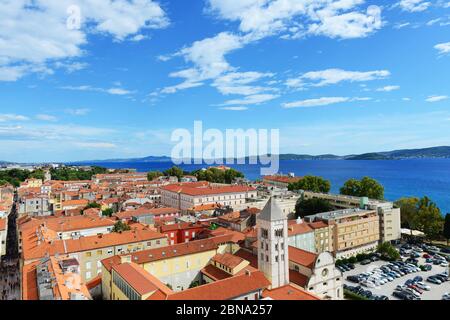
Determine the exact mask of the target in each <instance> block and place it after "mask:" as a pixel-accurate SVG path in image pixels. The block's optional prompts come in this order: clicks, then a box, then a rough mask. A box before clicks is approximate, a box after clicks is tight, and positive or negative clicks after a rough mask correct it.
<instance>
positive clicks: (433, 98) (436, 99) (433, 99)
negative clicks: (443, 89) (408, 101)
mask: <svg viewBox="0 0 450 320" xmlns="http://www.w3.org/2000/svg"><path fill="white" fill-rule="evenodd" d="M447 99H448V96H429V97H428V98H427V99H425V101H427V102H439V101H444V100H447Z"/></svg>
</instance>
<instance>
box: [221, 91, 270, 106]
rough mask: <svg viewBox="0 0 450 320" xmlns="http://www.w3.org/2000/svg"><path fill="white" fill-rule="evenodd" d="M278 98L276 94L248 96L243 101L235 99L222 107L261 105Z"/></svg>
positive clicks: (226, 102)
mask: <svg viewBox="0 0 450 320" xmlns="http://www.w3.org/2000/svg"><path fill="white" fill-rule="evenodd" d="M278 97H279V96H278V95H275V94H254V95H250V96H246V97H244V98H242V99H233V100H228V101H225V102H224V103H223V104H221V106H231V105H251V104H261V103H264V102H268V101H271V100H273V99H276V98H278Z"/></svg>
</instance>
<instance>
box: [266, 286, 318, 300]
mask: <svg viewBox="0 0 450 320" xmlns="http://www.w3.org/2000/svg"><path fill="white" fill-rule="evenodd" d="M263 297H264V298H271V299H273V300H320V299H319V297H316V296H315V295H313V294H311V293H309V292H306V291H304V290H301V289H297V288H295V287H293V286H291V285H286V286H283V287H279V288H276V289H272V290H268V289H267V290H264V291H263Z"/></svg>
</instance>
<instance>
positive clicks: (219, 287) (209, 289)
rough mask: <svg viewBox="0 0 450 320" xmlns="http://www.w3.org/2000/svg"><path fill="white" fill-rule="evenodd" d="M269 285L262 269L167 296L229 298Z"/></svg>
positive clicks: (169, 297) (203, 298) (180, 297)
mask: <svg viewBox="0 0 450 320" xmlns="http://www.w3.org/2000/svg"><path fill="white" fill-rule="evenodd" d="M269 285H270V282H269V280H267V279H266V277H265V276H264V274H263V273H262V272H261V271H254V272H248V273H245V274H243V275H239V276H235V277H231V278H227V279H223V280H219V281H216V282H212V283H209V284H205V285H202V286H199V287H195V288H192V289H188V290H185V291H181V292H177V293H174V294H172V295H170V296H168V297H167V298H168V300H229V299H233V298H237V297H240V296H242V295H244V294H249V293H253V292H257V291H258V290H262V289H264V288H267V287H268V286H269Z"/></svg>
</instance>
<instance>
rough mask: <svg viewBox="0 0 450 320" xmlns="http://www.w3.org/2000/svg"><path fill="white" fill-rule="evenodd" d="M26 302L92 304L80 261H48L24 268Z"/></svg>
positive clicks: (23, 294) (65, 257) (57, 258)
mask: <svg viewBox="0 0 450 320" xmlns="http://www.w3.org/2000/svg"><path fill="white" fill-rule="evenodd" d="M21 287H22V300H91V299H92V298H91V295H90V293H89V290H88V288H87V287H86V283H85V282H84V281H83V280H82V279H81V275H80V265H79V263H78V261H77V260H76V259H74V258H72V257H70V256H68V255H63V256H58V257H46V258H43V259H41V260H39V261H35V262H33V263H30V264H28V265H26V266H24V268H23V277H22V285H21Z"/></svg>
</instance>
